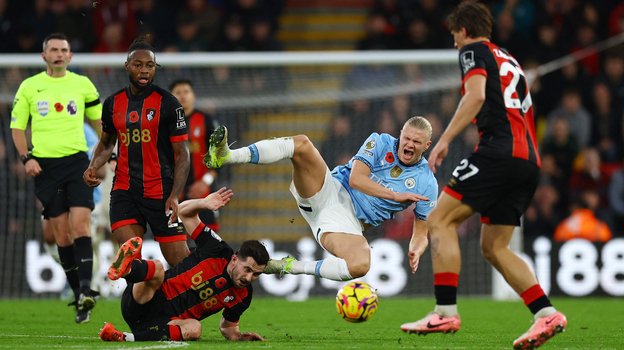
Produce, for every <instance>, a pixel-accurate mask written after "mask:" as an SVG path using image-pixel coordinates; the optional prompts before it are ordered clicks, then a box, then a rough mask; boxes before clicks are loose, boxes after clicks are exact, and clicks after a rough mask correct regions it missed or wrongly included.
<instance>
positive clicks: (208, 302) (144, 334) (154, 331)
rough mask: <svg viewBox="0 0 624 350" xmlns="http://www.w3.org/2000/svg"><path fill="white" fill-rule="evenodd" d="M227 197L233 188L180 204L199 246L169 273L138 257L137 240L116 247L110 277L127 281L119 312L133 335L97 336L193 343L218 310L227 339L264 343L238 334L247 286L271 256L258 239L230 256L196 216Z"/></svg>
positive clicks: (108, 330) (106, 331)
mask: <svg viewBox="0 0 624 350" xmlns="http://www.w3.org/2000/svg"><path fill="white" fill-rule="evenodd" d="M231 196H232V191H231V190H227V191H226V190H225V188H222V189H220V190H218V191H217V192H214V193H212V194H210V195H209V196H208V197H206V198H205V199H204V198H201V199H192V200H187V201H184V202H182V203H180V217H181V218H182V220H183V222H184V224H185V226H186V227H187V228H188V229H189V232H192V234H191V238H193V240H195V242H196V244H197V248H196V249H195V250H194V251H193V252H192V253H191V255H189V256H188V257H187V258H185V259H183V260H182V261H181V262H180V263H179V264H178V265H176V266H174V267H172V268H171V269H169V270H167V271H164V269H163V266H162V263H160V262H158V261H147V260H141V259H140V254H141V244H142V240H141V239H140V238H138V237H135V238H132V239H131V240H129V241H127V242H126V243H124V244H123V245H122V246H121V247H120V249H119V252H118V254H117V258H115V261H116V262H115V263H113V265H112V266H111V268H110V269H109V277H110V276H112V277H111V278H112V279H118V278H121V277H123V278H125V279H126V281H127V282H128V287H127V288H126V290H125V291H124V294H123V296H122V300H121V311H122V315H123V317H124V320H125V321H126V323H128V325H129V326H130V329H131V330H132V333H121V332H119V331H117V330H115V329H114V327H112V325H107V326H105V327H104V328H103V329H102V332H101V333H100V337H101V338H102V339H103V340H107V341H146V340H163V339H166V340H196V339H198V338H199V336H200V335H201V324H200V323H199V320H202V319H204V318H206V317H208V316H211V315H214V314H216V313H218V312H221V311H223V312H222V319H221V323H220V325H219V328H220V330H221V333H222V334H223V336H224V337H225V338H227V339H229V340H263V339H262V338H261V337H260V336H259V335H257V334H254V333H241V332H240V330H239V327H238V322H239V319H240V316H241V315H242V314H243V312H244V311H245V310H247V309H248V308H249V305H250V304H251V298H252V293H253V289H252V286H251V283H252V282H253V281H254V280H255V279H257V278H258V276H260V274H261V273H262V271H263V269H264V267H265V266H266V264H267V262H268V260H269V253H268V252H267V250H266V248H265V247H264V246H263V245H262V244H261V243H260V242H258V241H256V240H250V241H245V242H243V243H242V244H241V246H240V248H239V249H238V251H237V252H236V253H234V251H233V250H232V248H231V247H230V246H229V245H228V244H227V243H225V242H224V241H223V240H222V239H221V237H219V236H218V235H217V234H216V233H215V232H214V231H212V230H211V229H210V228H208V227H206V225H205V224H204V223H202V222H201V221H200V219H199V216H198V215H197V214H198V213H199V212H200V211H201V210H206V209H209V210H217V209H219V208H220V207H222V206H223V205H225V204H227V203H228V202H229V200H230V198H231ZM190 230H192V231H190Z"/></svg>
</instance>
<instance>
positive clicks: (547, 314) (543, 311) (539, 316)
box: [534, 306, 557, 321]
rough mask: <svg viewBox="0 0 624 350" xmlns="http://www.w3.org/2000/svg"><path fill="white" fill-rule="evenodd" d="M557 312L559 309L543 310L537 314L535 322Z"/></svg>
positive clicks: (549, 308) (547, 308) (550, 307)
mask: <svg viewBox="0 0 624 350" xmlns="http://www.w3.org/2000/svg"><path fill="white" fill-rule="evenodd" d="M556 312H557V309H555V308H554V307H553V306H547V307H545V308H542V309H541V310H540V311H538V312H536V313H535V316H534V317H535V321H537V319H538V318H542V317H547V316H551V315H554V314H555V313H556Z"/></svg>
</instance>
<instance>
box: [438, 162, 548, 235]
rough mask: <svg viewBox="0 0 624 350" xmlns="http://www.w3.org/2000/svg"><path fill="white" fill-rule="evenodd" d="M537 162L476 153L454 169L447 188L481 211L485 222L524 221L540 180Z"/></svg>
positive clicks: (510, 223)
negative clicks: (524, 215) (523, 217)
mask: <svg viewBox="0 0 624 350" xmlns="http://www.w3.org/2000/svg"><path fill="white" fill-rule="evenodd" d="M539 172H540V170H539V167H538V166H537V164H535V163H532V162H529V161H527V160H524V159H520V158H512V157H509V158H491V157H486V156H483V155H480V154H475V153H473V154H472V155H471V156H470V157H468V158H467V159H464V160H462V161H461V162H460V164H459V165H458V166H457V167H456V168H455V170H454V171H453V177H452V178H451V180H450V181H449V183H448V185H447V186H446V187H445V188H444V192H446V193H447V194H449V195H451V196H452V197H454V198H456V199H458V200H460V201H462V203H464V204H467V205H469V206H470V207H471V208H472V209H474V210H475V211H476V212H478V213H480V214H481V222H482V223H486V224H493V225H514V226H519V225H520V217H521V216H522V215H523V214H524V212H525V211H526V210H527V208H528V207H529V204H530V203H531V200H532V199H533V194H535V190H536V189H537V184H538V181H539Z"/></svg>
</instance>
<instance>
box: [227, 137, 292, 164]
mask: <svg viewBox="0 0 624 350" xmlns="http://www.w3.org/2000/svg"><path fill="white" fill-rule="evenodd" d="M230 152H231V153H230V154H231V155H230V157H229V158H228V159H226V160H225V161H224V162H223V164H240V163H254V164H270V163H275V162H277V161H279V160H282V159H289V158H292V156H293V154H294V153H295V141H294V140H293V138H292V137H279V138H275V139H268V140H262V141H258V142H256V143H254V144H252V145H249V146H247V147H243V148H238V149H235V150H231V151H230Z"/></svg>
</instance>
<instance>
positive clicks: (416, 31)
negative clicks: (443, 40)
mask: <svg viewBox="0 0 624 350" xmlns="http://www.w3.org/2000/svg"><path fill="white" fill-rule="evenodd" d="M438 44H439V42H438V40H436V38H435V36H434V33H433V31H431V29H430V28H429V26H428V25H427V22H425V21H424V20H423V19H421V18H414V19H413V20H411V21H410V22H409V24H408V26H407V30H406V32H405V34H404V35H403V36H402V39H401V41H400V43H399V48H400V49H403V50H422V49H434V48H438Z"/></svg>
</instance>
